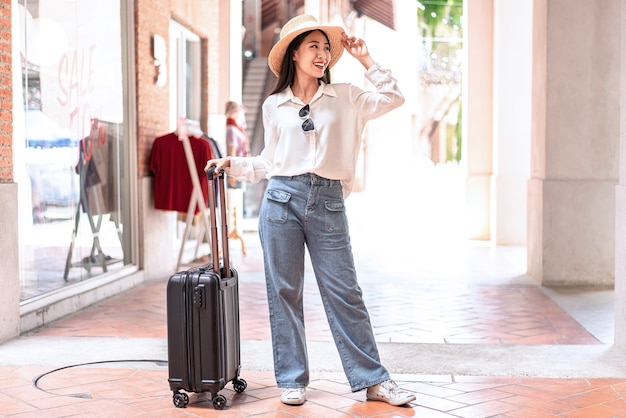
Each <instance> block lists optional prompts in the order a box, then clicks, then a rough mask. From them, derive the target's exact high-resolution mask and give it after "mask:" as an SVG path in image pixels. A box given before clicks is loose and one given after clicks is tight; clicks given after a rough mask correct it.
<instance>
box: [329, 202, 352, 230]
mask: <svg viewBox="0 0 626 418" xmlns="http://www.w3.org/2000/svg"><path fill="white" fill-rule="evenodd" d="M324 207H325V208H326V212H325V213H324V227H325V228H326V231H327V232H341V233H343V232H346V230H347V227H346V224H347V222H346V214H345V207H344V205H343V201H341V200H327V201H325V202H324Z"/></svg>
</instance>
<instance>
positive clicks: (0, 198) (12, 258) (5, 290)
mask: <svg viewBox="0 0 626 418" xmlns="http://www.w3.org/2000/svg"><path fill="white" fill-rule="evenodd" d="M0 213H1V214H2V216H0V238H1V239H0V254H2V276H1V279H0V281H1V284H2V291H1V292H0V343H1V342H3V341H7V340H10V339H12V338H15V337H17V336H19V335H20V267H19V250H18V248H19V247H18V235H17V229H18V222H17V219H18V216H17V214H18V212H17V184H16V183H0Z"/></svg>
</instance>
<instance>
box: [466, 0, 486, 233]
mask: <svg viewBox="0 0 626 418" xmlns="http://www.w3.org/2000/svg"><path fill="white" fill-rule="evenodd" d="M464 8H465V10H464V16H465V24H464V25H463V26H464V31H465V33H464V36H463V39H464V43H465V65H466V67H465V69H464V71H463V159H462V164H464V166H465V170H466V173H467V181H466V199H467V228H468V230H467V232H468V237H469V238H471V239H478V240H489V239H490V194H491V175H492V170H493V168H492V136H493V132H492V127H493V3H492V1H468V2H465V3H464Z"/></svg>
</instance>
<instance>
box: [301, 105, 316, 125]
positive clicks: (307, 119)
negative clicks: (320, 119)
mask: <svg viewBox="0 0 626 418" xmlns="http://www.w3.org/2000/svg"><path fill="white" fill-rule="evenodd" d="M298 114H299V115H300V119H304V122H302V131H304V132H311V131H314V130H315V125H314V124H313V119H311V118H310V117H309V115H311V106H309V105H308V104H307V105H304V107H303V108H302V109H300V112H299V113H298Z"/></svg>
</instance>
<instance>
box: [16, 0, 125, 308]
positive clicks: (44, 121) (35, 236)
mask: <svg viewBox="0 0 626 418" xmlns="http://www.w3.org/2000/svg"><path fill="white" fill-rule="evenodd" d="M120 6H121V3H120V1H107V2H97V3H92V2H90V1H89V0H77V1H72V2H67V1H65V0H47V1H39V0H18V7H17V13H19V22H20V25H19V28H15V31H14V35H15V39H16V40H19V42H20V56H18V57H14V59H19V60H20V63H21V64H20V67H21V68H20V71H21V80H22V83H21V86H19V85H17V86H14V100H16V101H19V102H20V103H18V105H17V106H16V108H21V109H23V114H21V115H16V116H15V121H16V123H15V127H14V133H15V138H14V149H15V166H16V179H17V181H18V184H19V186H20V187H19V193H20V195H19V203H18V204H19V213H20V216H23V217H22V218H21V219H20V226H19V245H20V264H21V266H20V267H21V268H20V284H21V300H22V301H24V300H27V299H31V298H34V297H37V296H40V295H42V294H45V293H48V292H51V291H55V290H58V289H60V288H62V287H65V286H68V285H72V284H76V283H78V282H82V281H84V280H88V279H90V278H93V277H97V276H101V275H102V274H106V273H111V272H115V271H117V270H120V269H121V268H122V267H123V266H124V265H126V264H129V263H130V256H129V254H130V249H129V243H130V239H129V236H128V232H129V230H130V228H129V229H128V231H125V230H124V226H125V224H126V223H127V222H126V221H127V220H128V219H129V218H130V216H129V214H130V201H129V199H127V198H124V196H127V195H128V189H129V178H128V169H127V168H125V167H126V166H127V164H128V161H127V160H126V155H127V153H126V152H125V151H124V150H125V149H126V148H127V147H128V140H127V136H128V135H126V134H125V132H127V129H126V125H125V115H126V107H127V103H126V102H125V101H124V97H125V92H124V90H125V87H124V80H123V76H122V75H123V72H124V71H126V70H125V67H124V66H125V65H126V63H125V62H124V59H123V56H124V53H123V50H122V47H123V44H124V43H123V42H122V21H123V19H122V16H121V13H122V8H121V7H120Z"/></svg>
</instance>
